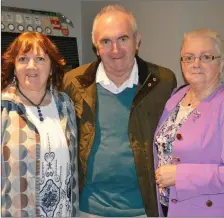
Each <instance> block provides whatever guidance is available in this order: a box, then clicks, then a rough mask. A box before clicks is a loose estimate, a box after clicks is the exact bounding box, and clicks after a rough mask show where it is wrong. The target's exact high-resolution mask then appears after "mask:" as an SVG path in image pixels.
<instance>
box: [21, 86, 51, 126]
mask: <svg viewBox="0 0 224 218" xmlns="http://www.w3.org/2000/svg"><path fill="white" fill-rule="evenodd" d="M18 90H19V93H20V94H21V95H22V96H23V97H24V98H25V99H26V100H27V101H28V102H29V103H30V104H32V105H33V106H35V107H36V108H37V112H38V116H39V120H40V121H41V122H43V121H44V118H43V114H42V112H41V109H40V105H41V104H42V102H43V100H44V98H45V96H46V94H47V89H46V91H45V93H44V95H43V97H42V98H41V100H40V103H39V104H35V103H33V102H32V101H31V100H30V99H29V98H27V97H26V96H25V94H24V93H22V91H21V90H20V88H19V87H18Z"/></svg>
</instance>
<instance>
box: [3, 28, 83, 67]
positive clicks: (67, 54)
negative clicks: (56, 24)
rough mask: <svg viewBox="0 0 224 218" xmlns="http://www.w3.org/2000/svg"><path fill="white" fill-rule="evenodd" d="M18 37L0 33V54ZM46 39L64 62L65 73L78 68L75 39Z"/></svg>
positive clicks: (16, 34) (57, 37)
mask: <svg viewBox="0 0 224 218" xmlns="http://www.w3.org/2000/svg"><path fill="white" fill-rule="evenodd" d="M18 35H19V33H9V32H2V33H1V36H2V42H1V43H2V45H1V53H2V54H3V53H4V52H5V50H6V49H7V48H8V46H9V44H10V43H11V42H13V40H14V39H15V38H16V37H17V36H18ZM48 37H49V38H50V39H51V40H52V42H54V43H55V45H56V46H57V48H58V50H59V52H60V54H61V55H62V56H63V57H64V59H65V61H66V65H67V66H66V71H69V70H71V69H73V68H76V67H78V66H79V56H78V47H77V40H76V38H75V37H62V36H49V35H48Z"/></svg>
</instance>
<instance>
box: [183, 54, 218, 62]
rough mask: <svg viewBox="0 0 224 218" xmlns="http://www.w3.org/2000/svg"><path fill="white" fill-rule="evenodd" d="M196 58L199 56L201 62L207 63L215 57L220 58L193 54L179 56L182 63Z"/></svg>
mask: <svg viewBox="0 0 224 218" xmlns="http://www.w3.org/2000/svg"><path fill="white" fill-rule="evenodd" d="M196 58H199V60H200V61H201V62H203V63H208V62H211V61H213V60H215V59H218V58H221V56H214V55H201V56H200V57H195V56H194V55H186V56H182V57H181V61H182V62H184V63H193V62H194V61H195V59H196Z"/></svg>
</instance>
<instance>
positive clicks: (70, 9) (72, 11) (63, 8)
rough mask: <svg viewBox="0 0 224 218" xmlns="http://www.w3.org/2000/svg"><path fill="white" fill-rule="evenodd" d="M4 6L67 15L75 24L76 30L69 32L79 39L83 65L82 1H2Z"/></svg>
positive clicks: (79, 50)
mask: <svg viewBox="0 0 224 218" xmlns="http://www.w3.org/2000/svg"><path fill="white" fill-rule="evenodd" d="M2 6H9V7H18V8H27V9H33V10H43V11H52V12H60V13H61V14H63V15H65V16H66V17H67V18H69V19H70V20H71V21H72V22H73V24H74V28H70V29H69V31H70V36H72V37H77V43H78V52H79V61H80V64H82V62H83V61H82V36H81V24H82V23H81V0H2Z"/></svg>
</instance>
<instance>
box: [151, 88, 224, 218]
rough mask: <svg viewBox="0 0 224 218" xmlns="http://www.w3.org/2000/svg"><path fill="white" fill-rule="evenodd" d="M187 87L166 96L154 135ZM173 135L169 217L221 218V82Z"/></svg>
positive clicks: (223, 195) (223, 118) (223, 194)
mask: <svg viewBox="0 0 224 218" xmlns="http://www.w3.org/2000/svg"><path fill="white" fill-rule="evenodd" d="M188 90H189V86H186V87H184V88H182V89H180V90H179V91H178V92H176V93H175V94H174V95H173V96H172V97H171V98H170V99H169V101H168V102H167V104H166V107H165V109H164V112H163V115H162V117H161V119H160V122H159V126H158V129H157V130H156V134H157V132H158V131H159V130H160V128H161V127H162V125H163V123H164V122H165V120H166V118H167V117H168V116H169V115H170V114H171V113H172V111H173V109H174V108H175V107H176V105H177V104H178V103H179V102H180V101H181V99H182V98H183V97H184V95H185V94H186V92H187V91H188ZM156 134H155V135H156ZM176 136H177V137H176V139H175V141H174V143H173V150H172V164H176V165H177V170H176V181H175V186H171V188H170V201H169V211H168V216H171V217H172V216H185V217H188V216H194V217H199V216H200V217H205V216H210V217H214V216H219V217H221V216H222V217H223V216H224V84H222V85H221V86H220V87H219V88H218V89H217V90H216V91H214V92H213V93H212V94H211V95H210V96H209V97H208V98H206V99H205V100H203V101H202V102H201V103H200V104H199V105H198V107H197V108H195V110H194V111H193V112H192V113H191V115H190V116H189V117H188V119H187V120H186V121H185V122H184V124H183V125H182V126H181V127H180V129H179V130H178V132H177V133H176ZM154 149H155V156H154V157H155V162H156V165H157V163H158V160H157V158H156V157H157V155H156V150H157V149H156V148H155V147H154Z"/></svg>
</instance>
